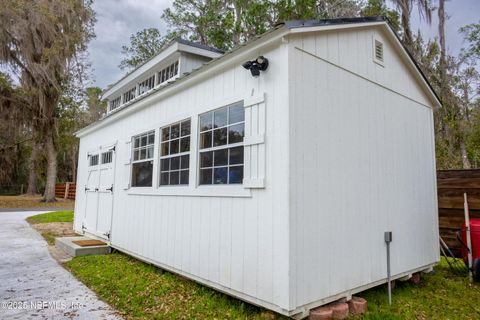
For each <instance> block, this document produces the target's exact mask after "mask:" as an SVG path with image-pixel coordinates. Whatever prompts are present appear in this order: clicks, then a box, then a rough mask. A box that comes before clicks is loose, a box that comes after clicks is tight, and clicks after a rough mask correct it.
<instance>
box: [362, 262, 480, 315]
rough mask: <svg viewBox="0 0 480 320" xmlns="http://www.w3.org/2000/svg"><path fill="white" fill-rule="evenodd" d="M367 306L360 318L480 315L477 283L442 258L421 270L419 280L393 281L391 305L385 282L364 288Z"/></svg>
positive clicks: (479, 295)
mask: <svg viewBox="0 0 480 320" xmlns="http://www.w3.org/2000/svg"><path fill="white" fill-rule="evenodd" d="M359 296H361V297H363V298H365V299H367V301H368V310H367V313H366V314H365V316H364V317H363V318H362V319H369V320H380V319H382V320H383V319H385V320H387V319H388V320H397V319H399V320H400V319H452V320H453V319H462V320H464V319H465V320H466V319H480V284H478V283H475V284H471V283H469V281H468V276H467V273H466V270H465V272H464V273H463V274H454V273H453V272H451V271H450V269H449V267H448V265H447V263H446V261H445V260H443V258H442V261H441V262H440V264H439V265H438V266H437V267H435V272H434V273H432V274H422V281H421V282H420V284H418V285H415V284H413V283H410V282H400V281H397V282H396V287H395V289H394V290H393V294H392V305H391V306H389V305H388V297H387V290H386V287H385V286H381V287H377V288H373V289H370V290H368V291H365V292H363V293H361V294H359Z"/></svg>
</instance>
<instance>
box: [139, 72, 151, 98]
mask: <svg viewBox="0 0 480 320" xmlns="http://www.w3.org/2000/svg"><path fill="white" fill-rule="evenodd" d="M154 86H155V75H153V76H151V77H150V78H148V79H146V80H145V81H142V82H140V83H139V84H138V94H139V95H141V94H144V93H145V92H147V91H149V90H151V89H153V87H154Z"/></svg>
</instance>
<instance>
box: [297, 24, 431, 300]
mask: <svg viewBox="0 0 480 320" xmlns="http://www.w3.org/2000/svg"><path fill="white" fill-rule="evenodd" d="M374 35H375V36H376V37H378V38H379V39H382V41H383V42H384V50H385V64H384V66H380V65H379V64H377V63H374V62H373V59H372V57H373V50H372V48H373V45H372V38H373V36H374ZM289 56H290V61H291V64H290V66H289V70H290V71H289V72H290V78H289V81H290V121H291V124H290V132H291V135H290V183H291V187H290V210H291V216H290V224H291V230H290V245H291V251H290V255H291V256H290V264H291V279H290V285H291V296H290V303H291V306H292V307H300V306H302V305H305V304H308V303H311V302H313V301H317V300H319V299H323V298H326V297H329V296H332V295H335V294H338V293H341V292H344V291H346V290H350V289H353V288H356V287H359V286H363V285H366V284H369V283H372V282H375V281H378V280H381V279H384V278H386V254H385V250H386V249H385V244H384V231H393V242H392V245H391V252H392V273H393V275H395V274H399V273H401V272H405V271H409V270H413V269H415V268H419V267H422V266H426V265H428V264H431V263H434V262H436V261H438V260H439V255H438V222H437V211H436V186H435V162H434V161H435V158H434V142H433V120H432V109H431V106H432V103H431V102H430V100H429V98H428V97H427V96H426V95H425V94H424V92H422V91H421V89H419V85H418V82H417V80H416V79H415V78H414V77H413V76H412V74H411V73H410V71H409V70H408V69H407V67H406V65H405V64H404V63H403V62H402V59H401V58H400V56H399V55H398V54H397V51H396V50H395V49H394V46H393V44H392V43H391V42H390V41H389V39H388V38H387V37H386V36H385V34H383V33H382V32H381V30H380V29H374V28H372V29H363V28H359V29H352V30H350V31H331V32H324V33H316V34H303V36H301V35H299V36H291V37H290V44H289ZM347 70H348V71H347Z"/></svg>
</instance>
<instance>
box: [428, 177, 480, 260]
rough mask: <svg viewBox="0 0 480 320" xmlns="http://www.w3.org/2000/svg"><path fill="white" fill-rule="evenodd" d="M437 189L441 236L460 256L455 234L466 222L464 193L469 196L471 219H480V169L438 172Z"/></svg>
mask: <svg viewBox="0 0 480 320" xmlns="http://www.w3.org/2000/svg"><path fill="white" fill-rule="evenodd" d="M437 188H438V214H439V226H440V236H441V237H442V238H443V240H445V242H446V243H447V244H448V246H449V247H450V248H451V249H452V250H453V251H454V253H455V254H456V255H458V254H459V253H460V243H459V242H458V241H457V240H456V235H455V234H456V232H457V231H458V230H460V228H461V227H462V224H463V223H464V222H465V214H464V211H463V202H464V201H463V194H464V193H467V196H468V205H469V207H470V217H471V218H480V169H472V170H438V171H437Z"/></svg>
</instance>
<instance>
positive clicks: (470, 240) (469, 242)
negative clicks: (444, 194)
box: [463, 193, 473, 282]
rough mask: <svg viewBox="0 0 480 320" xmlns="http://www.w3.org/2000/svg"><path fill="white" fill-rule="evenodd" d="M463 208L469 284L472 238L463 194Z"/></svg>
mask: <svg viewBox="0 0 480 320" xmlns="http://www.w3.org/2000/svg"><path fill="white" fill-rule="evenodd" d="M463 200H464V202H463V208H464V211H465V235H466V237H467V247H468V255H467V257H468V278H469V279H470V282H472V281H473V274H472V237H471V234H470V212H469V209H468V199H467V194H466V193H464V194H463Z"/></svg>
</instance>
